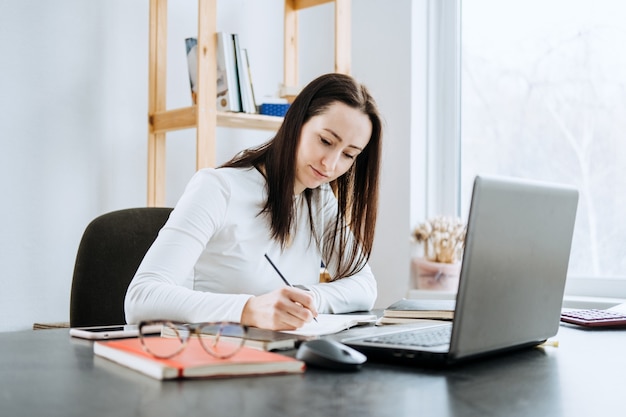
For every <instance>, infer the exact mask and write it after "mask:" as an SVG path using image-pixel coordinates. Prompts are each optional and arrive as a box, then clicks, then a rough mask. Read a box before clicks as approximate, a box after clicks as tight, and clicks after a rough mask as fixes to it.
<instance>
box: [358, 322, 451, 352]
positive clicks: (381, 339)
mask: <svg viewBox="0 0 626 417" xmlns="http://www.w3.org/2000/svg"><path fill="white" fill-rule="evenodd" d="M451 335H452V326H445V327H440V328H437V329H433V330H428V331H424V330H415V331H407V332H399V333H391V334H385V335H380V336H372V337H369V338H367V339H365V340H364V341H365V342H370V343H382V344H385V345H400V346H421V347H432V346H439V345H445V344H448V343H450V337H451Z"/></svg>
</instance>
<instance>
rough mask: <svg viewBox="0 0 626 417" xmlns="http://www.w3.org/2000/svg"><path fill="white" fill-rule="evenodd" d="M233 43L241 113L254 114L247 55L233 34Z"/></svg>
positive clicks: (254, 106)
mask: <svg viewBox="0 0 626 417" xmlns="http://www.w3.org/2000/svg"><path fill="white" fill-rule="evenodd" d="M233 43H234V46H235V60H236V61H237V78H238V80H239V93H240V95H241V111H242V112H244V113H256V112H257V109H256V103H255V101H254V92H253V91H252V81H251V79H250V66H249V63H248V54H247V51H246V50H245V49H243V48H242V47H241V45H240V42H239V35H237V34H236V33H233Z"/></svg>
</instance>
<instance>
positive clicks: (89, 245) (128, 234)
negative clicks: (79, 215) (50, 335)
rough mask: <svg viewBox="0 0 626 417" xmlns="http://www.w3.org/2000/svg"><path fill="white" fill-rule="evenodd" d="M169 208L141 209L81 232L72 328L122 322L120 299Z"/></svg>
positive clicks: (101, 218)
mask: <svg viewBox="0 0 626 417" xmlns="http://www.w3.org/2000/svg"><path fill="white" fill-rule="evenodd" d="M171 211H172V209H171V208H165V207H140V208H130V209H124V210H118V211H113V212H110V213H107V214H103V215H102V216H99V217H97V218H96V219H94V220H93V221H92V222H91V223H89V225H88V226H87V228H86V229H85V232H84V233H83V237H82V239H81V242H80V245H79V247H78V253H77V255H76V263H75V265H74V276H73V279H72V290H71V297H70V326H71V327H84V326H104V325H114V324H123V323H125V318H124V297H125V295H126V290H127V289H128V285H129V284H130V281H131V280H132V278H133V276H134V275H135V272H136V271H137V268H138V267H139V264H140V263H141V261H142V259H143V257H144V255H145V254H146V252H147V251H148V249H149V248H150V246H151V245H152V242H154V240H155V239H156V237H157V234H158V233H159V230H160V229H161V227H163V225H164V224H165V222H166V221H167V219H168V217H169V215H170V212H171Z"/></svg>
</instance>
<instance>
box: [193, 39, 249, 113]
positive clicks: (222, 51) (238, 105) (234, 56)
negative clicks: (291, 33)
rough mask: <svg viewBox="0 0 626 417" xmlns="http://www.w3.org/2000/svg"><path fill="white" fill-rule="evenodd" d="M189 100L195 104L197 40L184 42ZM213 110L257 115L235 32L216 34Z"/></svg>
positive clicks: (246, 64)
mask: <svg viewBox="0 0 626 417" xmlns="http://www.w3.org/2000/svg"><path fill="white" fill-rule="evenodd" d="M185 45H186V49H187V66H188V68H189V82H190V84H191V97H192V100H193V103H194V104H196V94H197V85H198V83H197V70H198V66H197V62H198V50H197V46H198V40H197V39H196V38H187V39H185ZM216 100H217V110H218V111H230V112H243V113H257V105H256V100H255V98H254V88H253V87H252V77H251V75H250V64H249V61H248V51H247V49H245V48H242V47H241V45H240V43H239V36H238V35H237V34H236V33H225V32H218V33H217V97H216Z"/></svg>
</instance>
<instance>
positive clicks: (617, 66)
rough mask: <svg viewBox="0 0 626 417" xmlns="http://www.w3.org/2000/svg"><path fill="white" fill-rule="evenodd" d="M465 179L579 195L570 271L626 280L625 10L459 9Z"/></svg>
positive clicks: (488, 0) (558, 6) (527, 4)
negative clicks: (545, 186) (568, 187)
mask: <svg viewBox="0 0 626 417" xmlns="http://www.w3.org/2000/svg"><path fill="white" fill-rule="evenodd" d="M461 7H462V11H461V19H462V24H461V28H462V32H461V37H462V49H461V57H462V61H461V62H462V64H461V65H462V68H461V77H462V78H461V86H462V90H461V115H462V116H461V160H462V163H461V170H462V171H461V172H462V185H461V187H462V188H461V197H462V206H463V207H462V210H463V211H464V212H466V210H467V205H468V204H469V197H470V194H471V186H472V181H473V178H474V176H475V175H476V174H478V173H490V174H500V175H510V176H516V177H526V178H533V179H540V180H547V181H553V182H561V183H567V184H572V185H574V186H576V187H577V188H578V189H579V190H580V202H579V207H578V215H577V219H576V230H575V233H574V242H573V247H572V254H571V260H570V268H569V275H570V276H579V277H626V221H625V220H624V216H625V214H626V49H624V46H623V45H625V44H626V25H624V22H623V21H624V16H626V3H624V2H621V1H614V0H595V1H589V0H558V1H557V0H526V1H521V2H519V1H518V2H513V1H501V0H466V1H462V6H461Z"/></svg>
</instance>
